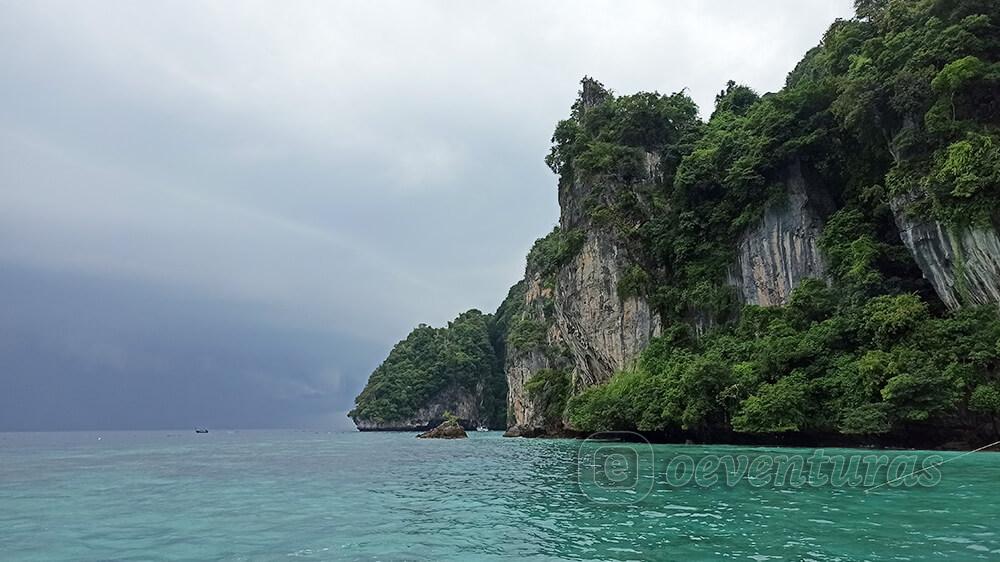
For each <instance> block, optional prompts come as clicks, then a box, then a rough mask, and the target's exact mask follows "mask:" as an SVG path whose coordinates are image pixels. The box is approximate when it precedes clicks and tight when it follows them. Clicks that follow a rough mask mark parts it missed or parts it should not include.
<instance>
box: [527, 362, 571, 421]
mask: <svg viewBox="0 0 1000 562" xmlns="http://www.w3.org/2000/svg"><path fill="white" fill-rule="evenodd" d="M571 388H572V380H571V378H570V373H569V371H568V370H565V369H541V370H539V371H538V372H536V373H535V374H534V375H533V376H532V377H531V379H529V380H528V382H526V383H525V385H524V389H525V390H526V391H527V392H528V396H529V397H530V398H531V399H532V400H534V401H536V402H537V403H540V404H542V405H543V410H542V415H543V417H544V418H545V425H546V426H547V427H558V426H559V425H561V423H562V415H563V411H564V410H565V409H566V401H567V399H569V395H570V390H571Z"/></svg>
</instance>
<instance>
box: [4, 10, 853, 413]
mask: <svg viewBox="0 0 1000 562" xmlns="http://www.w3.org/2000/svg"><path fill="white" fill-rule="evenodd" d="M849 4H850V3H849V2H847V1H843V2H839V1H838V2H833V3H831V2H825V1H815V2H800V1H787V2H761V3H755V4H753V10H752V11H748V10H747V8H746V6H747V5H745V4H743V3H736V2H732V3H730V2H721V1H717V2H696V3H685V4H682V3H679V2H678V3H664V2H546V3H536V2H504V3H493V2H490V3H487V2H438V1H433V2H338V3H329V2H319V3H311V2H290V3H285V2H282V3H277V2H273V3H259V2H239V3H227V2H214V3H203V2H170V3H133V2H88V3H81V2H72V3H71V2H45V1H40V2H31V3H27V2H2V1H0V286H2V288H3V296H2V304H3V311H4V312H3V314H2V315H0V386H2V387H3V388H5V389H8V388H9V389H11V391H10V392H9V393H2V394H0V430H2V429H5V428H8V429H9V428H35V427H37V428H59V427H166V426H183V427H186V426H189V425H192V424H195V423H205V424H212V425H229V426H236V425H241V426H268V425H310V424H313V425H330V424H331V423H333V422H331V421H329V420H337V423H342V421H343V420H342V414H343V412H344V411H345V410H346V409H348V408H349V407H350V404H351V401H352V399H353V396H354V395H355V394H356V392H357V391H358V390H359V389H360V386H361V385H362V384H363V381H364V379H365V377H366V376H367V374H368V372H369V371H370V370H371V369H372V368H373V367H374V366H375V365H377V363H378V361H379V359H380V358H381V356H383V355H384V354H385V352H386V351H387V350H388V347H389V346H391V344H392V343H393V342H394V341H395V340H397V339H399V338H400V337H402V336H403V335H405V333H406V331H407V330H408V329H409V327H411V326H412V325H414V324H416V323H419V322H427V323H432V324H441V323H443V322H444V321H446V320H447V319H449V318H451V317H453V316H454V315H455V314H456V313H457V312H459V311H461V310H464V309H467V308H470V307H478V308H481V309H484V310H492V309H493V308H494V307H495V306H496V305H497V304H498V301H499V299H500V298H502V296H503V295H504V294H505V293H506V289H507V287H508V286H509V285H510V284H512V283H513V282H514V281H515V280H516V279H517V278H518V277H519V276H520V273H521V268H522V267H523V257H524V253H525V252H526V250H527V248H528V247H529V246H530V244H531V242H532V241H533V240H534V238H536V237H538V236H541V235H543V234H544V233H545V232H546V231H547V230H548V229H549V228H550V227H551V225H552V224H554V222H555V219H556V216H557V212H558V210H557V207H556V201H555V190H554V184H555V180H554V178H553V176H552V175H551V174H550V173H549V172H548V170H547V169H546V168H545V167H544V165H543V164H542V157H543V156H544V154H545V152H546V151H547V148H548V146H547V145H548V138H549V136H550V134H551V130H552V127H553V125H554V124H555V122H556V121H557V120H558V119H559V118H561V117H562V116H563V115H564V114H565V113H566V111H567V108H568V106H569V104H570V103H571V102H572V98H573V96H574V94H575V90H576V87H577V81H578V80H579V78H580V77H581V76H582V75H584V74H589V75H593V76H596V77H598V78H599V79H601V80H603V81H604V82H605V83H606V84H608V85H609V86H610V87H612V88H614V89H616V90H618V91H622V92H631V91H635V90H640V89H645V90H653V89H656V90H659V91H662V92H672V91H676V90H680V89H682V88H687V90H688V92H689V93H690V94H691V95H692V96H693V97H694V98H695V99H696V101H698V102H699V104H700V105H702V107H703V111H704V112H707V110H708V109H709V108H710V104H711V101H712V99H713V96H714V95H715V93H716V91H718V90H719V89H720V88H721V87H722V85H723V84H724V83H725V80H727V79H730V78H732V79H735V80H737V81H741V82H745V83H747V84H749V85H751V86H753V87H755V88H757V89H759V90H761V91H766V90H773V89H776V88H777V87H780V85H781V83H782V81H783V79H784V76H785V74H786V73H787V71H788V70H790V69H791V68H792V66H793V65H794V63H795V62H796V61H797V60H798V58H799V57H800V56H801V54H802V53H803V52H804V51H805V50H806V49H807V48H809V47H811V46H812V45H814V44H815V43H816V42H817V41H818V38H819V37H820V35H821V33H822V31H823V30H824V29H825V28H826V26H827V25H828V24H829V23H830V22H831V21H832V20H833V19H834V18H835V17H838V16H840V17H847V16H849V15H850V8H849Z"/></svg>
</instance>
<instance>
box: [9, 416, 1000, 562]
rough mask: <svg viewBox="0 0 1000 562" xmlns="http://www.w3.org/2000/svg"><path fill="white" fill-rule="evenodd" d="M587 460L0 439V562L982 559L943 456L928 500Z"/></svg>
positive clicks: (132, 439) (970, 507)
mask: <svg viewBox="0 0 1000 562" xmlns="http://www.w3.org/2000/svg"><path fill="white" fill-rule="evenodd" d="M581 446H583V447H584V450H583V451H582V452H581ZM587 447H591V449H587ZM602 447H603V445H601V444H585V443H581V442H580V441H573V440H531V439H504V438H502V437H501V436H500V434H499V433H497V432H490V433H473V434H471V435H470V438H469V439H467V440H459V441H438V440H418V439H414V434H410V433H325V432H319V433H316V432H304V431H236V432H226V431H212V432H211V433H209V434H206V435H196V434H194V433H193V432H188V431H174V432H169V431H167V432H100V433H90V432H73V433H6V434H0V560H3V561H19V560H40V561H48V562H57V561H63V560H291V559H298V558H305V559H312V560H456V561H475V560H500V559H513V560H753V561H757V562H760V561H764V560H831V561H832V560H840V561H848V560H997V559H1000V454H996V453H975V454H971V455H966V456H963V457H960V458H959V457H958V455H959V454H958V453H944V454H942V458H943V459H944V460H949V461H950V462H948V463H947V464H945V465H942V466H941V467H940V481H939V482H932V483H931V484H933V485H929V486H923V485H918V486H898V487H892V486H884V487H882V488H879V489H876V490H873V491H870V492H866V491H865V489H864V487H852V486H839V487H838V486H833V485H825V486H811V485H807V486H800V487H792V486H774V485H765V486H757V485H754V484H752V483H750V482H749V481H744V482H739V483H735V484H734V485H727V484H726V483H725V482H724V481H722V482H719V483H716V484H714V485H707V483H706V482H702V484H706V485H702V486H699V485H697V484H696V483H694V482H692V483H691V484H689V485H674V484H678V482H675V481H672V480H671V478H670V477H669V476H668V475H667V474H666V472H665V470H664V469H663V467H664V466H666V465H667V460H669V459H672V458H677V457H678V456H679V455H690V456H691V457H692V458H693V459H695V460H699V459H701V458H703V457H704V456H706V455H718V456H721V457H726V456H729V457H732V458H738V457H739V456H740V455H745V456H746V457H748V458H755V457H757V456H760V455H773V454H800V453H801V454H810V453H811V451H809V450H797V449H785V450H776V449H759V448H758V449H750V448H738V447H708V446H693V445H690V446H680V445H657V446H652V447H651V448H648V449H647V448H645V446H637V447H635V448H633V449H629V448H628V447H632V445H628V446H626V449H624V453H625V454H619V453H622V451H618V450H611V454H610V455H605V458H604V460H609V459H610V460H611V461H613V462H612V464H611V465H608V464H606V463H604V464H602V462H603V461H602V462H598V463H596V464H601V466H606V467H608V472H607V474H604V476H610V479H606V480H607V481H606V482H605V481H600V480H593V479H592V478H591V476H592V475H593V471H592V470H591V469H593V468H594V466H595V463H594V461H593V459H595V458H598V457H599V456H600V455H598V454H597V453H599V452H600V451H597V449H601V448H602ZM629 450H634V451H636V454H635V456H634V457H630V456H629V454H628V453H629ZM649 451H652V454H653V455H655V456H654V457H650V458H647V457H646V456H647V455H648V454H650V453H649ZM824 451H825V452H826V453H828V454H831V455H833V454H843V455H852V454H861V455H868V454H873V452H871V451H854V450H824ZM882 453H883V452H879V453H877V454H882ZM885 454H887V455H888V456H889V457H890V458H892V457H895V456H897V455H903V454H909V455H913V454H914V453H912V452H886V453H885ZM916 454H917V456H918V457H920V459H924V458H926V457H928V456H929V455H931V454H932V453H929V452H921V453H916ZM595 455H596V456H595ZM615 462H623V463H624V464H623V465H621V466H617V465H614V463H615ZM630 463H635V466H632V465H630ZM581 467H583V470H581ZM675 468H676V467H675ZM588 470H590V471H591V472H589V473H588ZM630 471H634V472H635V473H634V474H632V473H631V472H630ZM582 473H583V474H585V476H584V480H585V481H584V482H581V474H582ZM640 473H641V474H640ZM586 474H590V476H586ZM675 476H676V474H675ZM633 477H634V479H633V480H630V478H633ZM623 478H624V480H623ZM607 482H611V483H612V485H613V486H620V488H621V489H611V490H610V491H608V490H605V489H604V486H605V484H607ZM630 488H632V489H630ZM637 489H638V491H637ZM602 491H603V492H607V493H604V494H603V495H602V493H603V492H602Z"/></svg>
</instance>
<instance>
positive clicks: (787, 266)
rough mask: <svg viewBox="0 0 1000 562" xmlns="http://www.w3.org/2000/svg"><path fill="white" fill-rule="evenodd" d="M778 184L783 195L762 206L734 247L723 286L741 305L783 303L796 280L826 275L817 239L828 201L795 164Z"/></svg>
mask: <svg viewBox="0 0 1000 562" xmlns="http://www.w3.org/2000/svg"><path fill="white" fill-rule="evenodd" d="M783 183H784V184H785V186H786V188H787V191H786V193H787V197H786V198H784V199H782V200H779V201H777V202H775V203H772V204H770V205H768V207H767V209H766V210H765V212H764V217H763V218H762V219H761V221H760V224H759V225H758V226H757V227H756V228H752V229H750V230H748V231H746V232H745V233H744V234H743V236H741V237H740V239H739V242H738V245H737V254H736V256H737V258H736V263H735V264H734V265H733V267H731V268H730V271H729V282H730V284H732V285H733V286H734V287H736V291H737V294H738V295H739V298H740V302H741V303H743V304H756V305H760V306H776V305H783V304H787V303H788V299H789V297H790V296H791V293H792V290H793V289H795V287H796V286H798V284H799V282H800V281H802V280H803V279H805V278H809V277H812V278H823V277H824V276H825V275H826V264H825V263H824V260H823V256H822V255H821V253H820V251H819V247H818V246H817V240H818V239H819V237H820V234H821V233H822V230H823V215H824V214H826V213H827V212H828V209H829V208H830V207H831V203H830V202H829V198H828V197H827V196H826V194H825V193H823V191H822V190H820V189H816V188H815V187H812V188H811V186H810V185H809V184H808V183H807V180H806V178H805V177H804V175H803V172H802V166H801V164H800V163H799V162H794V163H793V164H791V165H790V166H789V167H788V171H787V172H786V173H785V175H784V178H783Z"/></svg>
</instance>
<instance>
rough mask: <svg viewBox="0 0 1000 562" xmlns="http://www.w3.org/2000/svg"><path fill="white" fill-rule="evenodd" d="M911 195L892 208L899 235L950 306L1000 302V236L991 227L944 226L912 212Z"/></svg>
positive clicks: (897, 202) (895, 203)
mask: <svg viewBox="0 0 1000 562" xmlns="http://www.w3.org/2000/svg"><path fill="white" fill-rule="evenodd" d="M910 199H911V198H910V197H896V198H894V199H893V200H892V208H893V212H894V215H895V218H896V224H897V226H898V227H899V234H900V238H902V240H903V243H904V244H905V245H906V247H907V249H909V250H910V253H912V254H913V257H914V259H915V260H916V262H917V265H919V266H920V270H921V271H922V272H923V274H924V277H925V278H926V279H927V280H928V281H930V283H931V285H933V286H934V290H935V291H936V292H937V294H938V296H939V297H940V298H941V301H942V302H944V303H945V305H947V306H948V308H953V309H954V308H958V307H959V306H961V305H963V304H995V303H1000V238H998V237H997V232H996V230H994V229H993V228H990V227H975V228H974V227H968V226H962V227H950V228H949V227H945V226H943V225H942V224H941V223H939V222H937V221H933V220H926V219H918V218H914V217H912V216H910V215H909V213H908V212H907V209H906V207H907V203H908V202H909V200H910Z"/></svg>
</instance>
